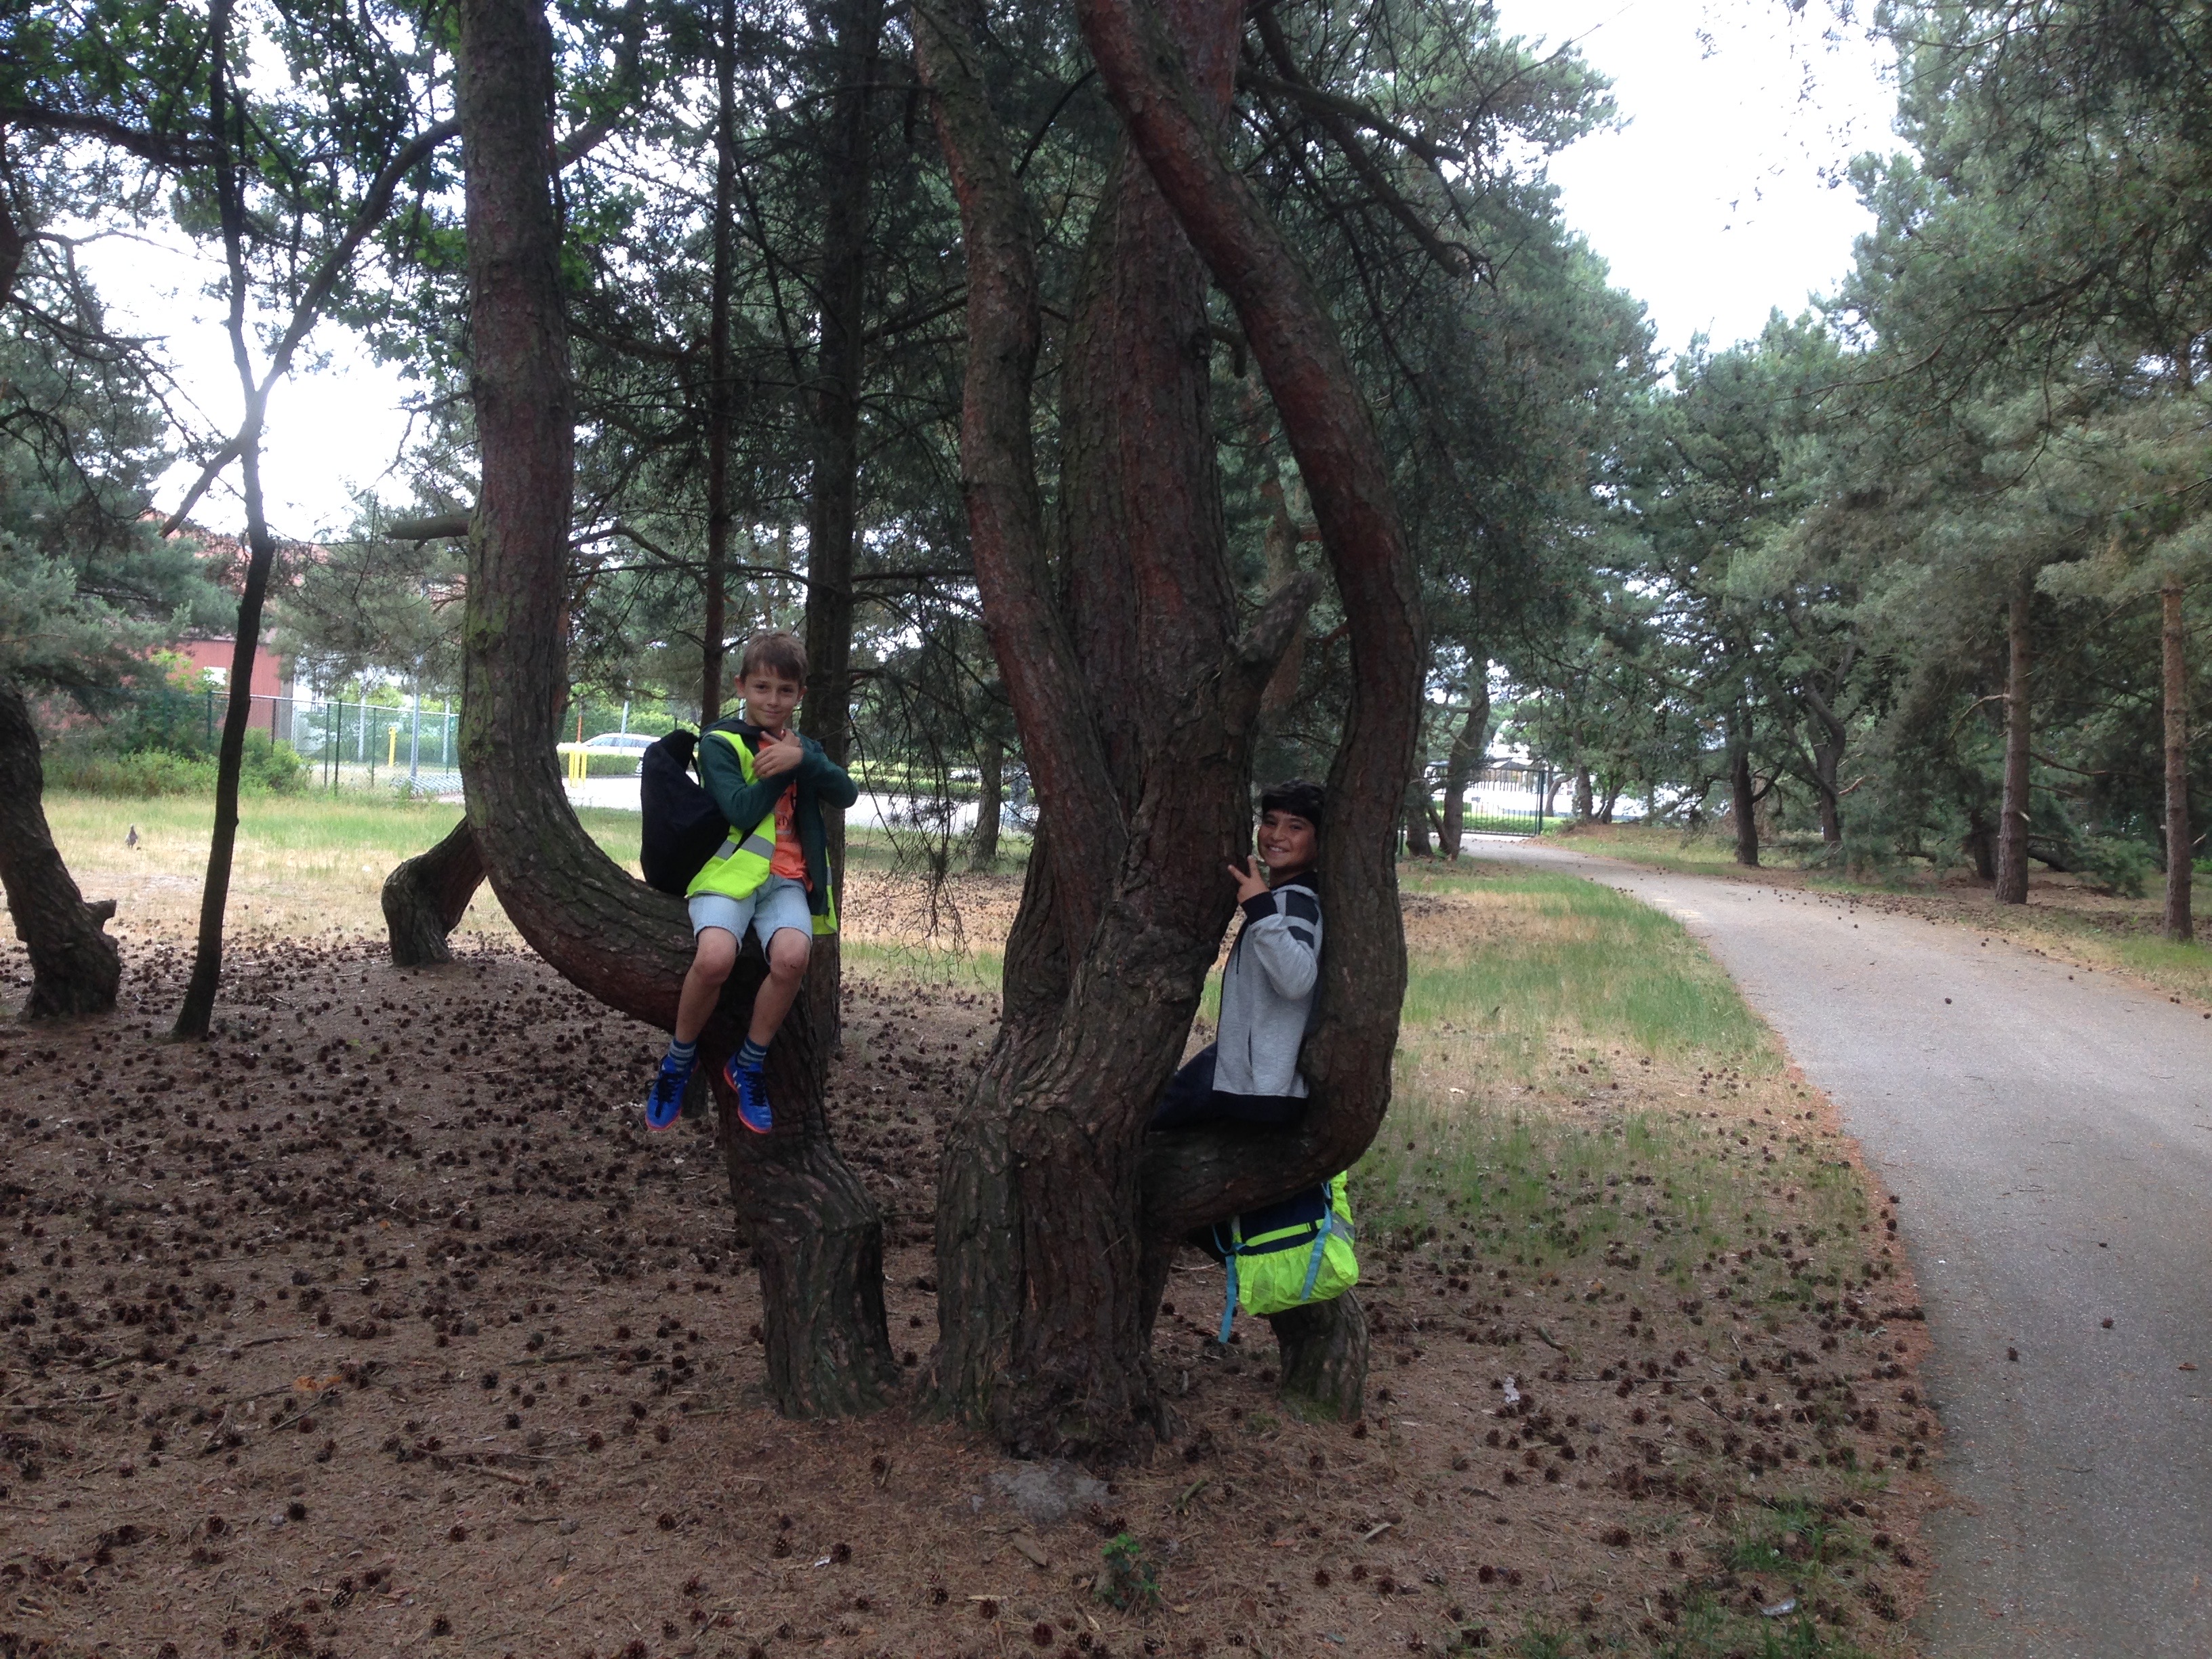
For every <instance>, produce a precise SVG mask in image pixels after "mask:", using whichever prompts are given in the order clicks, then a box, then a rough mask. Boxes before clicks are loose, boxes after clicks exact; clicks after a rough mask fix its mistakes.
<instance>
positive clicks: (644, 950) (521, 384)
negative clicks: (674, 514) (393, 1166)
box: [456, 0, 897, 1416]
mask: <svg viewBox="0 0 2212 1659" xmlns="http://www.w3.org/2000/svg"><path fill="white" fill-rule="evenodd" d="M458 17H459V49H458V52H457V53H456V66H457V70H458V74H457V76H456V82H457V85H456V103H457V105H458V106H459V114H460V118H461V125H462V146H463V158H464V162H465V169H466V175H467V203H468V259H469V302H470V338H471V349H472V353H473V359H472V362H471V387H472V390H473V392H474V397H475V407H476V417H477V441H478V444H479V449H480V453H481V455H482V465H483V488H482V489H481V492H480V493H479V495H478V497H477V512H476V518H475V520H474V522H473V525H472V526H471V532H470V536H469V579H468V599H467V605H468V610H467V614H466V617H465V621H464V624H463V630H462V631H463V640H464V641H465V647H464V655H463V659H462V661H463V696H462V715H461V733H460V751H461V774H462V777H463V779H464V780H465V782H466V785H467V794H468V811H469V823H470V825H471V828H472V829H474V831H475V833H476V838H477V845H478V847H479V848H481V850H482V852H483V860H484V868H485V872H486V874H487V875H488V877H489V879H490V882H491V884H492V888H493V890H494V891H495V892H496V893H497V894H498V895H499V899H500V902H501V905H502V906H504V907H505V908H506V910H507V915H508V917H509V918H510V919H511V920H512V921H513V923H514V925H515V927H516V928H517V929H518V930H519V931H520V933H521V934H522V936H523V938H524V939H526V940H528V941H529V943H530V945H532V948H534V949H535V950H536V951H538V953H539V954H540V955H541V956H543V957H545V958H546V960H547V961H548V962H550V963H551V964H552V965H553V967H554V968H555V969H556V971H558V972H559V973H560V974H561V975H562V976H563V977H565V978H566V979H568V981H570V982H571V983H573V984H574V985H576V986H578V987H580V988H581V989H583V990H585V991H586V992H589V993H590V994H592V995H593V996H596V997H598V998H599V1000H602V1001H604V1002H605V1003H607V1004H609V1005H610V1006H612V1007H615V1008H617V1009H619V1010H621V1011H622V1012H624V1013H627V1014H629V1015H630V1016H631V1017H632V1018H638V1019H643V1020H647V1021H650V1022H651V1023H653V1024H657V1025H659V1026H662V1027H663V1028H666V1027H668V1026H670V1025H671V1024H673V1023H674V1021H675V1017H676V1002H677V996H678V990H679V988H680V987H681V985H682V982H683V978H684V971H685V969H686V968H687V967H688V966H689V964H690V960H691V936H690V928H689V927H687V926H686V925H685V922H684V908H683V906H682V905H681V904H680V903H679V902H678V901H676V900H674V899H671V898H669V897H668V896H665V895H663V894H659V893H656V892H654V891H653V890H652V889H650V888H647V886H645V885H644V884H642V883H641V882H638V881H635V880H634V879H633V878H631V877H630V876H629V875H628V874H627V873H626V872H624V871H623V870H622V869H621V868H620V867H618V866H617V865H616V864H615V863H614V862H613V861H612V860H610V859H609V858H608V857H607V856H606V855H605V854H604V853H602V852H601V851H600V850H599V847H598V846H597V844H596V843H595V842H592V839H591V837H590V836H587V835H586V833H585V832H584V830H583V828H582V826H581V825H580V824H579V823H577V821H576V816H575V814H574V811H571V810H570V808H569V806H568V799H567V798H566V796H565V795H564V794H563V793H562V787H561V777H560V769H559V766H558V763H557V760H556V756H555V754H554V743H555V741H556V736H557V731H556V720H557V714H556V710H557V709H558V708H560V707H561V704H562V699H563V697H564V696H565V695H566V692H567V689H568V668H567V653H566V638H567V635H566V626H565V624H566V621H567V607H568V588H567V582H566V575H567V560H568V530H569V513H570V495H571V489H572V487H573V483H574V477H573V475H574V442H575V432H574V398H573V392H572V390H571V387H570V384H569V379H568V334H567V319H566V316H565V313H564V311H563V307H562V293H561V287H560V280H559V273H558V255H559V251H560V236H561V228H560V224H559V222H558V219H557V217H556V214H555V211H554V208H553V201H552V192H551V190H550V177H551V170H552V167H553V155H552V149H551V134H550V130H549V128H548V125H547V122H546V119H545V112H546V110H547V108H548V107H550V104H551V102H552V99H553V59H552V46H553V43H552V35H551V32H550V29H549V28H548V27H547V25H546V21H545V15H544V10H543V9H541V7H540V6H538V4H535V3H532V0H463V3H462V4H461V5H460V6H459V8H458ZM764 971H765V965H764V963H763V962H762V960H761V957H760V954H759V951H758V950H757V947H756V948H750V949H748V950H747V951H746V952H745V954H744V957H742V958H741V959H740V961H739V963H738V970H737V972H735V973H734V974H732V975H731V976H730V981H729V983H728V985H727V986H726V987H725V989H724V991H723V994H722V1000H721V1003H720V1006H719V1007H718V1008H717V1009H716V1011H715V1013H714V1018H713V1019H712V1020H711V1021H710V1022H709V1023H708V1027H707V1029H706V1030H705V1031H704V1032H703V1033H702V1036H701V1039H700V1061H701V1064H702V1068H703V1069H705V1070H706V1071H708V1073H709V1074H710V1075H711V1076H712V1077H714V1079H715V1083H714V1086H715V1090H716V1092H717V1094H718V1095H720V1094H721V1092H722V1085H721V1082H720V1072H721V1064H720V1062H721V1059H722V1057H723V1056H725V1055H726V1054H728V1053H729V1051H730V1050H731V1048H733V1047H734V1046H735V1045H736V1043H737V1042H738V1041H740V1040H741V1039H742V1036H743V1034H744V1021H745V1018H746V1017H747V1016H748V1014H749V1013H750V1009H751V1005H752V999H753V994H754V992H755V991H756V990H757V987H758V986H759V984H760V981H761V978H762V976H763V973H764ZM822 1071H823V1067H822V1062H821V1060H820V1057H819V1054H818V1051H817V1034H816V1032H815V1030H814V1024H813V1020H812V1018H811V1013H810V1012H809V1009H808V1006H807V1004H806V1001H805V999H803V998H802V999H801V1000H800V1001H799V1004H798V1005H797V1006H795V1007H794V1008H793V1010H792V1012H791V1015H790V1018H787V1020H786V1021H785V1023H784V1026H783V1030H781V1032H780V1033H779V1034H778V1036H777V1039H776V1042H775V1046H774V1047H773V1048H771V1049H770V1050H769V1066H768V1074H769V1090H770V1092H771V1094H772V1096H773V1097H774V1099H775V1103H776V1132H775V1133H774V1134H773V1135H765V1136H763V1135H755V1134H750V1133H739V1132H735V1131H732V1130H730V1129H727V1128H726V1129H725V1133H724V1136H723V1139H724V1143H725V1144H724V1152H725V1155H726V1159H727V1162H728V1164H729V1170H730V1182H731V1187H732V1195H733V1197H734V1198H735V1199H736V1200H737V1202H738V1206H739V1209H740V1212H742V1213H743V1214H744V1216H745V1217H746V1218H747V1221H748V1223H749V1225H750V1232H751V1236H752V1243H753V1252H754V1257H755V1260H756V1261H757V1264H758V1267H759V1270H760V1276H761V1293H762V1297H763V1319H762V1326H763V1337H764V1340H765V1342H766V1346H767V1368H768V1385H769V1393H770V1395H771V1397H773V1398H774V1399H775V1402H776V1404H777V1406H778V1407H779V1408H781V1410H782V1411H783V1412H785V1413H787V1414H789V1415H793V1416H817V1415H825V1416H826V1415H839V1414H847V1413H857V1412H862V1411H866V1410H870V1409H872V1408H873V1407H877V1406H878V1405H880V1404H881V1403H883V1401H884V1396H885V1393H886V1391H887V1390H888V1389H890V1386H891V1385H892V1383H893V1382H894V1380H895V1378H896V1374H897V1373H896V1362H895V1360H894V1358H893V1356H892V1352H891V1347H890V1332H889V1330H888V1329H887V1328H886V1326H885V1323H884V1306H883V1228H882V1222H881V1218H879V1216H878V1213H877V1212H876V1209H875V1206H874V1205H873V1203H872V1201H871V1200H869V1198H868V1195H867V1193H866V1189H865V1188H863V1187H862V1186H861V1184H860V1180H859V1178H858V1177H857V1176H855V1175H854V1173H853V1172H852V1170H850V1169H849V1168H848V1167H847V1166H846V1164H844V1163H843V1161H842V1159H840V1158H838V1156H837V1153H836V1149H835V1148H834V1147H833V1146H832V1145H831V1144H830V1140H829V1132H828V1128H827V1127H826V1125H825V1124H824V1122H823V1115H822V1102H821V1078H822ZM722 1108H723V1109H722V1114H721V1117H722V1121H723V1123H724V1124H725V1125H726V1126H727V1125H729V1124H730V1123H731V1122H732V1119H733V1112H734V1103H732V1101H730V1100H729V1099H727V1098H726V1097H725V1098H723V1100H722Z"/></svg>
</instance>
